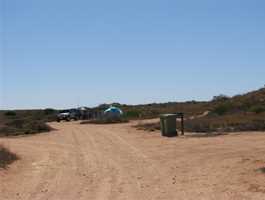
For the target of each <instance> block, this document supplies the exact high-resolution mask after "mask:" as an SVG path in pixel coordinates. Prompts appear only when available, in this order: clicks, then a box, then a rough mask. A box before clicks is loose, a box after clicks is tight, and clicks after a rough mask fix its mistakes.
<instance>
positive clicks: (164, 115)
mask: <svg viewBox="0 0 265 200" xmlns="http://www.w3.org/2000/svg"><path fill="white" fill-rule="evenodd" d="M177 116H178V115H176V114H163V115H160V118H171V117H175V118H177Z"/></svg>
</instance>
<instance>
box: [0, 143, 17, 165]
mask: <svg viewBox="0 0 265 200" xmlns="http://www.w3.org/2000/svg"><path fill="white" fill-rule="evenodd" d="M18 159H19V157H18V156H17V155H16V154H14V153H12V152H10V151H9V150H8V149H7V148H6V147H4V146H2V145H0V169H1V168H2V169H7V167H8V165H10V164H11V163H13V162H14V161H16V160H18Z"/></svg>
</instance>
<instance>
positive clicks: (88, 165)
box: [0, 122, 265, 200]
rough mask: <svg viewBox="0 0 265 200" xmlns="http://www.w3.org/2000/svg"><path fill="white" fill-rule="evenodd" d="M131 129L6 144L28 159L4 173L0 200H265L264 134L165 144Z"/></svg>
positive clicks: (80, 128) (72, 129)
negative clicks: (262, 169)
mask: <svg viewBox="0 0 265 200" xmlns="http://www.w3.org/2000/svg"><path fill="white" fill-rule="evenodd" d="M131 125H132V124H122V125H79V124H78V123H77V122H71V123H51V126H53V127H54V128H56V129H57V131H53V132H51V133H47V134H40V135H36V136H31V137H21V138H9V139H7V138H1V139H0V143H3V144H4V145H5V146H8V147H9V148H10V149H11V150H12V151H15V152H17V153H18V154H19V155H20V156H21V158H22V159H21V160H20V161H18V162H16V163H15V164H13V165H12V166H11V167H10V169H9V170H7V171H4V170H2V171H0V199H5V200H8V199H9V200H16V199H25V200H28V199H34V200H44V199H45V200H46V199H49V200H50V199H51V200H53V199H54V200H60V199H61V200H68V199H69V200H76V199H91V200H94V199H95V200H105V199H113V200H116V199H117V200H119V199H121V200H125V199H131V200H135V199H138V200H140V199H143V200H148V199H150V200H151V199H163V200H164V199H169V200H172V199H178V200H181V199H203V200H207V199H220V200H221V199H233V200H234V199H235V200H236V199H240V200H242V199H255V200H256V199H257V200H258V199H262V200H263V199H265V181H264V180H265V174H263V173H261V172H260V171H259V170H258V169H259V168H261V167H265V134H264V133H247V134H240V135H239V134H231V135H226V136H218V137H212V138H191V137H181V138H161V137H160V136H159V133H158V132H155V133H147V132H142V131H137V130H135V129H134V128H131Z"/></svg>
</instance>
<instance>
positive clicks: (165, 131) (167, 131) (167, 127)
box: [160, 114, 178, 137]
mask: <svg viewBox="0 0 265 200" xmlns="http://www.w3.org/2000/svg"><path fill="white" fill-rule="evenodd" d="M176 119H177V115H176V114H165V115H161V116H160V126H161V134H162V136H165V137H175V136H177V135H178V133H177V122H176Z"/></svg>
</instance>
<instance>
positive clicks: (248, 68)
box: [0, 0, 265, 109]
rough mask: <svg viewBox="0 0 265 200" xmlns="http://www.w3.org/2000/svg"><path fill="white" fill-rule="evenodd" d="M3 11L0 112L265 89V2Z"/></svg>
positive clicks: (49, 4) (6, 7)
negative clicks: (263, 87) (13, 109)
mask: <svg viewBox="0 0 265 200" xmlns="http://www.w3.org/2000/svg"><path fill="white" fill-rule="evenodd" d="M0 6H1V15H0V17H1V20H0V23H1V24H0V25H1V26H0V27H1V32H0V34H1V35H0V36H1V38H2V39H1V50H0V59H1V62H0V73H1V76H0V78H1V80H0V84H1V85H0V95H1V96H0V109H1V108H2V109H3V108H4V109H10V108H21V109H22V108H45V107H54V108H64V107H74V106H77V105H86V106H94V105H97V104H100V103H105V102H107V103H109V102H121V103H128V104H138V103H149V102H167V101H185V100H192V99H195V100H208V99H211V98H212V96H214V95H218V94H221V93H222V94H223V93H224V94H227V95H234V94H238V93H243V92H246V91H249V90H253V89H257V88H260V87H262V86H263V85H264V84H265V78H264V76H265V37H264V36H265V12H264V10H265V1H264V0H222V1H220V0H200V1H198V0H182V1H181V0H134V1H126V0H112V1H109V0H97V1H90V0H45V1H44V0H43V1H36V0H23V1H21V0H3V1H2V4H0Z"/></svg>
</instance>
